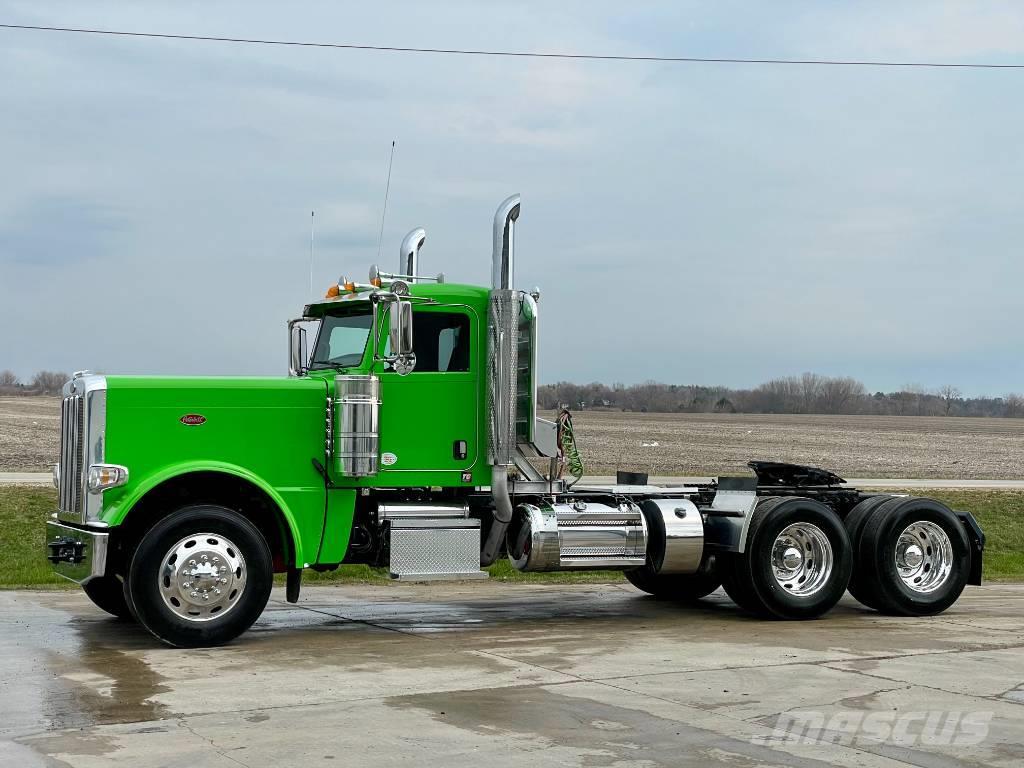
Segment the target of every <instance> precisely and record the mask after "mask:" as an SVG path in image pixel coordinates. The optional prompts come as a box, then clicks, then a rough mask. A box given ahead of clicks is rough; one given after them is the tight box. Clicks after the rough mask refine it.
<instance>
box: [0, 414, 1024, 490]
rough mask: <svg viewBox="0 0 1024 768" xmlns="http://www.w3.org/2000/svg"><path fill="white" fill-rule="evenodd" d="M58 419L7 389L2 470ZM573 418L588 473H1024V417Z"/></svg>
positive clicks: (39, 466)
mask: <svg viewBox="0 0 1024 768" xmlns="http://www.w3.org/2000/svg"><path fill="white" fill-rule="evenodd" d="M384 407H387V405H386V404H385V406H384ZM547 416H548V417H549V418H550V417H551V416H552V415H551V414H547ZM59 420H60V401H59V399H58V398H55V397H0V472H47V471H49V469H50V468H51V467H52V466H53V463H54V462H55V461H56V460H57V448H58V422H59ZM573 420H574V423H575V425H576V437H577V441H578V443H579V447H580V452H581V454H582V455H583V461H584V464H585V465H586V471H587V473H588V474H612V473H614V471H615V470H616V469H632V470H638V471H646V472H649V473H651V474H652V475H717V474H727V473H744V474H745V473H746V472H747V471H748V470H746V468H745V464H746V462H747V461H749V460H751V459H764V460H772V461H792V462H795V463H798V464H814V465H817V466H821V467H825V468H826V469H831V470H832V471H834V472H836V473H838V474H840V475H843V476H846V477H880V478H882V477H911V478H931V477H935V478H949V479H954V480H959V479H963V480H989V479H993V480H1016V479H1020V478H1022V477H1024V420H1022V419H966V418H956V417H950V418H942V417H918V416H803V415H798V416H789V415H770V416H769V415H750V414H689V413H682V414H667V413H621V412H618V411H582V412H578V413H574V414H573ZM655 442H656V443H658V445H657V446H649V447H645V446H644V445H643V443H655Z"/></svg>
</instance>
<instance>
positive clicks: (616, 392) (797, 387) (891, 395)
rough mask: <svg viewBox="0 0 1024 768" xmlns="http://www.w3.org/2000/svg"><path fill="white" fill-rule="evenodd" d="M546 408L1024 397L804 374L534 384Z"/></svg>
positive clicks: (1005, 407)
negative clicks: (700, 381) (889, 388)
mask: <svg viewBox="0 0 1024 768" xmlns="http://www.w3.org/2000/svg"><path fill="white" fill-rule="evenodd" d="M537 396H538V405H539V406H540V407H541V408H545V409H554V408H558V407H560V406H568V407H570V408H575V409H587V408H607V409H613V410H621V411H640V412H652V413H826V414H875V415H886V416H1005V417H1015V418H1022V417H1024V395H1020V394H1017V393H1011V394H1008V395H1005V396H1004V397H964V396H963V394H962V393H961V391H960V390H959V389H958V388H957V387H955V386H953V385H946V386H943V387H940V388H939V389H937V390H934V391H931V390H927V389H925V388H924V387H922V386H920V385H916V384H908V385H906V386H904V387H903V388H902V389H899V390H897V391H895V392H874V393H871V392H869V391H868V390H867V388H866V387H865V386H864V384H863V383H862V382H860V381H858V380H857V379H854V378H851V377H849V376H835V377H832V376H821V375H819V374H816V373H804V374H802V375H800V376H785V377H782V378H778V379H772V380H771V381H766V382H765V383H764V384H761V385H760V386H757V387H754V388H753V389H732V388H730V387H706V386H697V385H688V384H686V385H680V384H662V383H660V382H655V381H648V382H645V383H643V384H633V385H631V386H628V387H627V386H625V385H623V384H613V385H611V386H608V385H606V384H601V383H597V382H595V383H592V384H573V383H570V382H566V381H562V382H559V383H557V384H545V385H543V386H541V387H539V388H538V392H537Z"/></svg>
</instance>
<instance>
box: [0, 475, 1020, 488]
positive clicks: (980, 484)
mask: <svg viewBox="0 0 1024 768" xmlns="http://www.w3.org/2000/svg"><path fill="white" fill-rule="evenodd" d="M712 479H713V478H710V477H652V478H651V479H650V482H651V483H652V484H654V485H692V484H694V483H707V482H710V481H711V480H712ZM581 483H582V484H583V485H612V484H614V483H615V478H614V477H610V476H604V475H595V476H587V477H584V478H583V480H582V481H581ZM847 483H848V484H849V485H851V486H855V487H858V488H978V489H987V490H1024V480H936V479H932V478H927V479H923V478H916V479H915V478H902V479H901V478H852V479H849V480H847ZM0 485H51V486H52V485H53V479H52V477H51V476H50V473H49V472H0Z"/></svg>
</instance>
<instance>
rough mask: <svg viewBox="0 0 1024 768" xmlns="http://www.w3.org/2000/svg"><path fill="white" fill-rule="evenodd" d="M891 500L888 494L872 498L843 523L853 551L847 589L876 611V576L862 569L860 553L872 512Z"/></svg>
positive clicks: (864, 501)
mask: <svg viewBox="0 0 1024 768" xmlns="http://www.w3.org/2000/svg"><path fill="white" fill-rule="evenodd" d="M891 498H892V496H889V495H886V494H881V495H878V496H870V497H869V498H866V499H864V500H863V501H861V502H859V503H858V504H857V506H855V507H854V508H853V509H851V510H850V513H849V514H848V515H847V516H846V519H845V520H844V521H843V525H845V526H846V533H847V534H848V535H849V537H850V546H851V547H852V549H853V575H851V576H850V585H849V587H847V589H848V590H849V592H850V594H851V595H853V597H854V598H855V599H856V600H857V602H859V603H861V604H862V605H865V606H867V607H868V608H874V609H875V610H878V605H877V604H876V602H875V593H874V588H873V587H872V584H871V582H872V580H873V579H874V574H873V571H872V570H870V569H869V570H868V571H864V570H862V569H861V567H860V562H859V558H860V554H859V553H860V551H861V542H862V540H863V538H864V524H865V523H866V522H867V521H868V518H869V517H870V516H871V513H872V512H874V511H875V510H876V509H878V508H879V507H880V506H881V505H882V504H885V503H886V502H887V501H889V499H891Z"/></svg>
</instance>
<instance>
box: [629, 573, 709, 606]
mask: <svg viewBox="0 0 1024 768" xmlns="http://www.w3.org/2000/svg"><path fill="white" fill-rule="evenodd" d="M625 575H626V579H628V580H629V583H630V584H632V585H633V586H634V587H636V588H637V589H640V590H643V591H644V592H646V593H647V594H649V595H654V596H655V597H657V598H659V599H661V600H678V601H680V602H683V603H693V602H696V601H697V600H700V599H701V598H702V597H707V596H708V595H710V594H711V593H712V592H714V591H715V590H716V589H718V588H719V587H720V586H722V579H721V578H720V577H719V576H718V573H717V572H716V570H715V568H714V566H712V567H711V568H710V569H709V570H705V571H698V572H697V573H661V574H659V573H655V572H654V570H653V569H652V568H651V566H649V565H645V566H644V567H642V568H636V569H635V570H632V571H626V574H625Z"/></svg>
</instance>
